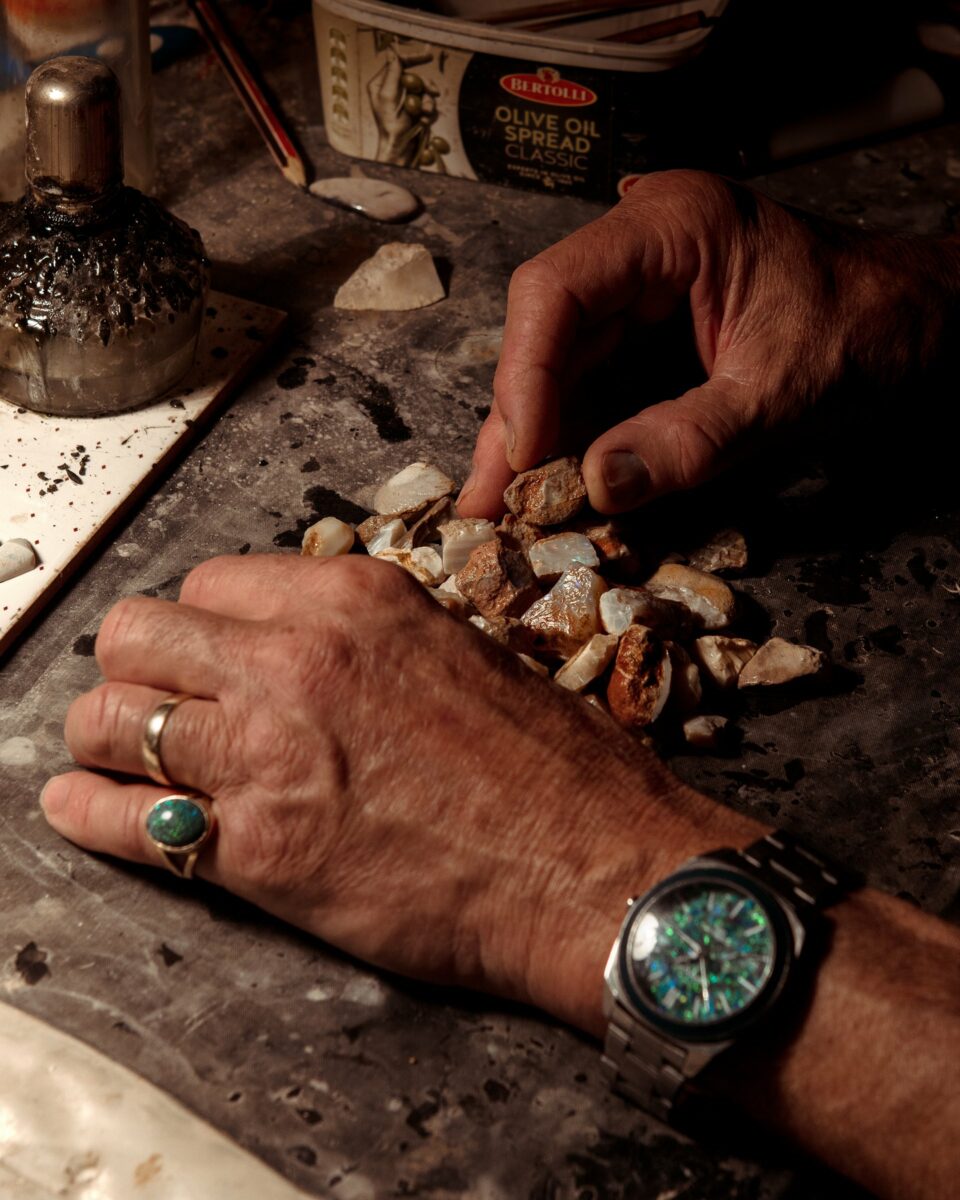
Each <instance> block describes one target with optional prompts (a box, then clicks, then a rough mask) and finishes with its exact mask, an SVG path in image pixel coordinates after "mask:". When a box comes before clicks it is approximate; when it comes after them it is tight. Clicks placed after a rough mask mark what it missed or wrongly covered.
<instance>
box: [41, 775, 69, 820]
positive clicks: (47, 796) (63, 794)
mask: <svg viewBox="0 0 960 1200" xmlns="http://www.w3.org/2000/svg"><path fill="white" fill-rule="evenodd" d="M59 782H60V780H59V776H56V775H55V776H54V777H53V779H48V780H47V782H46V784H45V785H44V788H43V791H42V792H41V793H40V807H41V808H42V809H43V811H44V812H45V813H46V815H47V816H48V817H53V816H56V814H57V813H58V812H60V810H61V809H62V808H63V807H64V806H65V805H66V803H67V789H66V788H65V787H59V786H58V784H59Z"/></svg>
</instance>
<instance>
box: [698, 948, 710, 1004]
mask: <svg viewBox="0 0 960 1200" xmlns="http://www.w3.org/2000/svg"><path fill="white" fill-rule="evenodd" d="M700 995H701V996H702V997H703V1007H704V1008H706V1007H707V1005H708V1004H709V1003H710V987H709V985H708V983H707V964H706V963H705V962H704V960H703V959H702V958H701V959H700Z"/></svg>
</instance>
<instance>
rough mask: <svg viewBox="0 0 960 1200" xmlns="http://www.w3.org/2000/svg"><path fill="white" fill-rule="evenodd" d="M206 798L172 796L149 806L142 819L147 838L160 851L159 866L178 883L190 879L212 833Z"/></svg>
mask: <svg viewBox="0 0 960 1200" xmlns="http://www.w3.org/2000/svg"><path fill="white" fill-rule="evenodd" d="M214 824H215V821H214V816H213V810H212V809H211V808H210V797H209V796H205V795H204V794H203V793H202V792H174V793H173V794H172V795H170V796H163V797H162V798H161V799H159V800H157V801H155V802H154V803H153V804H151V806H150V808H149V809H148V810H147V815H146V817H145V819H144V828H145V829H146V834H147V837H148V838H149V839H150V841H151V842H152V843H153V844H154V846H156V848H157V849H158V850H159V851H160V857H161V858H162V859H163V865H164V866H165V867H167V868H168V869H169V870H170V871H172V872H173V873H174V875H179V876H180V878H181V879H192V878H193V869H194V867H195V866H196V864H197V859H198V857H199V856H200V851H201V850H202V849H203V848H204V846H205V845H206V844H207V842H208V841H209V840H210V837H211V836H212V834H213V830H214Z"/></svg>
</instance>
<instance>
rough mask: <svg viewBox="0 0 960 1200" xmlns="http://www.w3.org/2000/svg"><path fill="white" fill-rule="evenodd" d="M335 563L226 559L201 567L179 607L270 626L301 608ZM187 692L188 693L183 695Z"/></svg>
mask: <svg viewBox="0 0 960 1200" xmlns="http://www.w3.org/2000/svg"><path fill="white" fill-rule="evenodd" d="M333 561H334V560H333V559H323V558H312V557H310V556H307V557H302V556H301V555H299V554H250V555H245V556H244V557H240V556H239V555H223V556H221V557H219V558H211V559H208V560H207V561H206V562H203V563H201V564H200V565H199V566H198V567H194V568H193V570H192V571H191V572H190V573H189V574H188V575H187V577H186V578H185V579H184V581H183V583H182V585H181V587H180V603H181V604H182V605H189V606H190V607H191V608H199V609H203V610H205V611H206V612H209V613H218V614H219V615H220V616H223V617H232V618H234V619H236V620H238V621H266V620H269V619H270V618H271V617H276V616H279V615H280V614H281V613H283V612H286V611H289V609H290V604H291V601H297V602H302V600H303V597H304V589H305V588H307V587H308V586H309V587H311V588H313V587H315V586H316V584H317V582H318V580H320V579H322V576H321V575H320V574H319V573H320V572H323V571H324V570H325V568H326V567H328V566H330V565H331V563H332V562H333ZM184 690H188V689H184Z"/></svg>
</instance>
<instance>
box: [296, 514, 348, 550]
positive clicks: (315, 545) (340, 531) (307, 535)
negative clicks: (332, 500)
mask: <svg viewBox="0 0 960 1200" xmlns="http://www.w3.org/2000/svg"><path fill="white" fill-rule="evenodd" d="M355 541H356V534H355V533H354V532H353V527H352V526H351V525H348V524H347V523H346V522H345V521H339V520H337V518H336V517H324V518H323V519H322V520H320V521H317V523H316V524H315V525H311V526H310V528H309V529H307V530H306V531H305V532H304V535H303V544H302V546H301V547H300V553H301V554H304V555H311V556H312V557H314V558H335V557H336V556H337V555H338V554H349V553H350V551H351V550H352V549H353V543H354V542H355Z"/></svg>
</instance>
